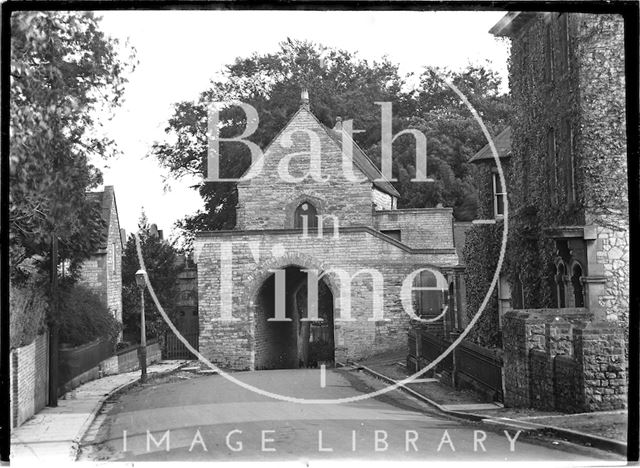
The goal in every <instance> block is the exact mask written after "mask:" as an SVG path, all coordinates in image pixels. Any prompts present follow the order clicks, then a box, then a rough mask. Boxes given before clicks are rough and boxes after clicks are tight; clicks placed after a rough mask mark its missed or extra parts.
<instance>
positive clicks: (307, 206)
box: [293, 202, 318, 229]
mask: <svg viewBox="0 0 640 468" xmlns="http://www.w3.org/2000/svg"><path fill="white" fill-rule="evenodd" d="M305 226H306V227H307V228H317V227H318V212H317V211H316V207H315V206H313V205H312V204H311V203H309V202H303V203H301V204H300V205H299V206H298V208H296V211H295V213H294V215H293V227H294V228H295V229H302V228H304V227H305Z"/></svg>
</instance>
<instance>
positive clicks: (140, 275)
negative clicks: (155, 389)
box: [136, 270, 147, 383]
mask: <svg viewBox="0 0 640 468" xmlns="http://www.w3.org/2000/svg"><path fill="white" fill-rule="evenodd" d="M136 284H137V285H138V288H139V289H140V307H141V312H140V348H139V350H138V360H139V361H140V371H141V375H140V382H142V383H145V382H146V381H147V330H146V327H145V323H144V288H145V287H146V285H147V272H146V271H145V270H138V271H136Z"/></svg>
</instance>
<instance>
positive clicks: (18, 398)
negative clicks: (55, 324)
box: [9, 333, 49, 428]
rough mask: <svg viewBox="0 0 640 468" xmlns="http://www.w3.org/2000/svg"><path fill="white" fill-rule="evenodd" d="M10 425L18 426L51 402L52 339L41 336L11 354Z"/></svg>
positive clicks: (46, 335) (44, 335) (45, 334)
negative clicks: (50, 365) (50, 341)
mask: <svg viewBox="0 0 640 468" xmlns="http://www.w3.org/2000/svg"><path fill="white" fill-rule="evenodd" d="M9 386H10V417H11V421H10V423H11V427H12V428H14V427H18V426H20V425H21V424H22V423H24V422H25V421H26V420H27V419H29V418H30V417H31V416H33V415H34V414H35V413H37V412H38V411H40V410H41V409H42V408H44V407H45V406H46V405H47V403H48V398H49V394H48V390H49V339H48V334H47V333H44V334H41V335H38V336H37V337H36V339H35V340H34V341H33V342H32V343H31V344H29V345H27V346H23V347H21V348H16V349H14V350H12V351H11V353H10V355H9Z"/></svg>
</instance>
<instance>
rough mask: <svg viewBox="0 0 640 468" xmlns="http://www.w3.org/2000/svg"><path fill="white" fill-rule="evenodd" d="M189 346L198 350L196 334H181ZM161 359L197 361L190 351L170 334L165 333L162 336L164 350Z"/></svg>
mask: <svg viewBox="0 0 640 468" xmlns="http://www.w3.org/2000/svg"><path fill="white" fill-rule="evenodd" d="M182 336H184V337H185V338H186V340H187V341H188V342H189V344H190V345H191V346H193V347H194V348H195V349H196V350H197V349H198V333H197V332H194V333H183V334H182ZM162 357H163V359H197V356H195V355H194V354H193V353H192V352H191V351H189V350H188V349H187V347H186V346H185V345H184V343H182V341H180V339H179V338H178V337H177V336H176V335H174V334H173V333H172V332H167V333H166V334H165V336H164V348H163V350H162Z"/></svg>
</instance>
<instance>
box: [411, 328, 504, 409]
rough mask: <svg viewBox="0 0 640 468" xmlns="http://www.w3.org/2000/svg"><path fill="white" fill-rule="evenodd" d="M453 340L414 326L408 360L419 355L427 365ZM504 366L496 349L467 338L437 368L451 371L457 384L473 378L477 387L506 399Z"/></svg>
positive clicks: (442, 370)
mask: <svg viewBox="0 0 640 468" xmlns="http://www.w3.org/2000/svg"><path fill="white" fill-rule="evenodd" d="M451 343H452V340H449V339H446V338H444V337H442V336H440V335H438V334H435V333H433V332H431V331H427V330H424V329H414V330H412V331H411V332H410V333H409V342H408V345H409V358H408V362H414V361H416V359H417V361H422V362H423V364H422V365H421V366H420V367H424V362H426V363H429V362H432V361H434V360H436V359H437V358H439V357H440V356H441V355H442V353H443V352H444V351H445V350H446V349H447V348H448V347H449V346H450V345H451ZM412 365H413V364H412ZM416 365H419V363H416ZM502 366H503V361H502V357H501V356H500V355H499V354H498V353H497V352H496V351H494V350H490V349H486V348H483V347H481V346H479V345H476V344H474V343H470V342H467V341H463V342H462V343H460V344H459V345H458V346H457V347H456V348H455V349H454V350H453V352H451V353H449V354H448V355H447V356H445V357H444V358H443V359H442V360H441V361H440V362H439V363H438V364H437V365H436V368H435V369H434V370H435V372H447V373H449V374H450V376H451V382H452V383H453V385H455V386H456V387H458V386H460V384H461V381H463V380H464V381H465V382H466V383H469V382H472V383H473V387H474V388H477V389H481V391H482V393H484V394H487V395H488V396H489V397H492V398H493V399H494V400H496V401H504V394H503V388H502Z"/></svg>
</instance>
